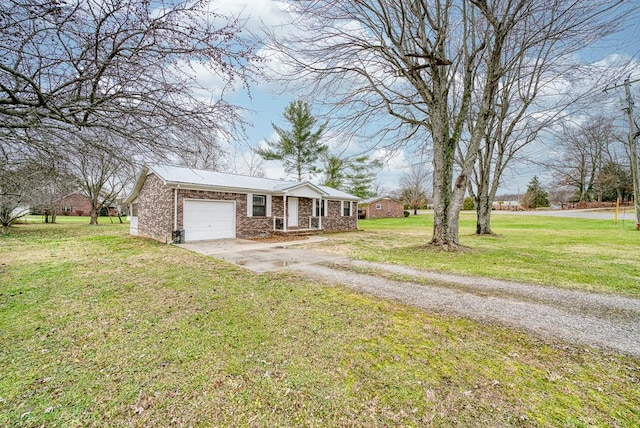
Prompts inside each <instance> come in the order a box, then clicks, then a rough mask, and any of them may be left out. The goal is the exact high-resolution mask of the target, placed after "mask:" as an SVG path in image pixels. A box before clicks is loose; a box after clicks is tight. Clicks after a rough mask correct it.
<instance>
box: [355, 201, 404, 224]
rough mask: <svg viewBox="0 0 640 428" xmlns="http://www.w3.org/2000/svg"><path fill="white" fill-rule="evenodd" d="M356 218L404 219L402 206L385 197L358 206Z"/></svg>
mask: <svg viewBox="0 0 640 428" xmlns="http://www.w3.org/2000/svg"><path fill="white" fill-rule="evenodd" d="M358 217H359V218H362V219H368V218H389V217H404V205H403V204H402V202H400V201H398V200H396V199H393V198H389V197H386V196H385V197H376V198H372V199H367V200H366V201H362V202H361V203H360V204H359V206H358Z"/></svg>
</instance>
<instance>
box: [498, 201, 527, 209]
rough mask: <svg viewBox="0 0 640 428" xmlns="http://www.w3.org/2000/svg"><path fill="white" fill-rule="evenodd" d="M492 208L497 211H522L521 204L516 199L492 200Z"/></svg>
mask: <svg viewBox="0 0 640 428" xmlns="http://www.w3.org/2000/svg"><path fill="white" fill-rule="evenodd" d="M492 208H493V209H494V210H498V211H522V210H523V208H522V205H520V202H518V201H494V202H493V206H492Z"/></svg>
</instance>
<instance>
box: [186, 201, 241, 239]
mask: <svg viewBox="0 0 640 428" xmlns="http://www.w3.org/2000/svg"><path fill="white" fill-rule="evenodd" d="M183 215H184V217H183V224H184V240H185V241H203V240H208V239H223V238H235V237H236V206H235V202H234V201H210V200H201V199H185V200H184V207H183Z"/></svg>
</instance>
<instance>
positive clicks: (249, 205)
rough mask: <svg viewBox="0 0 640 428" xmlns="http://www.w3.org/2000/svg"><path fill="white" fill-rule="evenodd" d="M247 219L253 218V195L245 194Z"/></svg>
mask: <svg viewBox="0 0 640 428" xmlns="http://www.w3.org/2000/svg"><path fill="white" fill-rule="evenodd" d="M247 217H253V193H247Z"/></svg>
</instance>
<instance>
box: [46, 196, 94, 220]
mask: <svg viewBox="0 0 640 428" xmlns="http://www.w3.org/2000/svg"><path fill="white" fill-rule="evenodd" d="M54 206H56V207H58V210H57V214H58V215H89V214H90V213H91V202H90V201H89V198H87V197H86V196H85V195H83V194H82V193H78V192H74V193H71V194H68V195H67V196H64V197H62V198H60V199H58V200H57V201H55V202H54Z"/></svg>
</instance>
